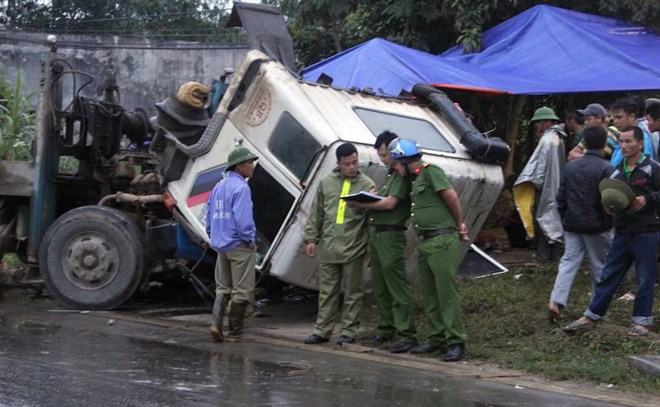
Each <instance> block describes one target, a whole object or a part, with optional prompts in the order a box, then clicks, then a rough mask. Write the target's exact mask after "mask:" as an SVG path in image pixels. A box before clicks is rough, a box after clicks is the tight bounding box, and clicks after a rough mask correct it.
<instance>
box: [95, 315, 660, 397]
mask: <svg viewBox="0 0 660 407" xmlns="http://www.w3.org/2000/svg"><path fill="white" fill-rule="evenodd" d="M88 315H90V316H95V317H101V318H113V319H116V320H122V321H127V322H134V323H143V324H148V325H154V326H160V327H165V328H170V329H178V330H185V331H189V332H195V333H200V334H205V335H206V334H208V330H207V327H206V326H200V325H198V324H191V323H190V322H182V321H176V320H170V319H163V318H159V317H154V316H149V317H144V316H139V315H127V314H125V313H121V312H116V311H113V312H90V313H89V314H88ZM209 341H210V339H209ZM242 342H253V343H262V344H267V345H273V346H280V347H285V348H289V349H301V350H305V351H309V352H317V353H323V354H328V355H335V356H341V357H347V358H352V359H357V360H364V361H369V362H376V363H382V364H387V365H390V366H400V367H404V368H409V369H418V370H424V371H427V372H433V373H438V374H442V375H443V376H446V377H448V378H457V379H475V380H483V381H486V382H491V383H497V384H500V385H510V386H512V387H514V388H515V389H520V390H522V389H533V390H539V391H546V392H552V393H557V394H562V395H570V396H577V397H582V398H585V399H590V400H597V401H603V402H608V403H617V404H621V405H624V406H630V407H638V406H639V407H656V406H658V405H660V398H658V397H653V396H649V395H644V396H639V395H636V394H631V393H627V392H623V391H619V390H616V389H611V388H608V387H605V386H604V385H601V386H598V385H594V384H593V383H587V382H568V381H565V382H555V381H551V380H548V379H544V378H542V377H537V376H533V375H531V374H529V373H527V372H522V371H517V370H511V369H504V368H499V367H497V366H495V365H492V364H489V363H486V362H484V363H479V362H475V361H470V362H465V361H463V362H458V363H448V362H442V361H440V360H439V359H435V358H430V357H418V356H414V355H408V354H398V355H395V354H390V353H389V352H387V351H383V350H380V349H375V348H366V347H364V346H361V345H352V346H348V347H344V348H342V347H340V346H335V345H331V344H324V345H305V344H303V343H302V341H300V342H298V341H293V340H291V339H290V338H285V337H283V336H282V335H277V334H273V333H272V332H270V331H269V330H266V329H259V328H255V327H250V328H248V330H247V332H246V333H245V334H243V340H242ZM218 346H223V344H222V343H221V344H218ZM229 346H231V345H229Z"/></svg>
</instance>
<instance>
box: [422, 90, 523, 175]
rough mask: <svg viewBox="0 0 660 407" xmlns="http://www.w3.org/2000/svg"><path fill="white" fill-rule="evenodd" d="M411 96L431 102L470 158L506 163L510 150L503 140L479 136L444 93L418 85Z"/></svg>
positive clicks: (484, 161)
mask: <svg viewBox="0 0 660 407" xmlns="http://www.w3.org/2000/svg"><path fill="white" fill-rule="evenodd" d="M413 94H414V95H415V96H419V97H422V98H424V99H426V100H428V101H429V102H431V104H432V105H433V107H434V109H435V110H437V111H438V112H439V113H440V114H441V115H442V116H443V117H444V118H445V119H446V120H447V121H448V122H449V124H450V125H451V126H452V127H454V128H455V129H456V130H457V131H458V133H459V134H460V135H461V138H460V142H461V144H463V145H464V146H465V148H467V150H468V152H469V153H470V156H471V157H472V158H474V159H475V160H477V161H479V162H483V163H488V164H502V163H504V162H506V160H507V158H508V157H509V153H510V152H511V148H509V146H508V145H507V144H506V143H505V142H504V140H502V139H500V138H498V137H492V138H488V137H486V136H484V135H483V134H481V133H480V132H479V131H478V130H477V129H476V128H475V127H474V125H473V124H472V122H471V121H470V120H469V119H468V118H467V117H465V115H464V114H463V113H462V112H461V111H459V110H458V109H457V108H456V106H455V105H454V102H452V101H451V99H449V98H448V97H447V95H446V94H445V93H444V92H442V91H440V90H438V89H436V88H434V87H432V86H429V85H424V84H419V83H418V84H417V85H415V86H414V87H413Z"/></svg>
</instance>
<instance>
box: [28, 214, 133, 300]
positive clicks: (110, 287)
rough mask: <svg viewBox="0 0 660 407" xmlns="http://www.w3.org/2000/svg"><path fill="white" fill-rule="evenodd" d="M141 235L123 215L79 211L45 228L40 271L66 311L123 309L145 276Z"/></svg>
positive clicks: (49, 288) (40, 252)
mask: <svg viewBox="0 0 660 407" xmlns="http://www.w3.org/2000/svg"><path fill="white" fill-rule="evenodd" d="M144 258H145V249H144V241H143V234H142V232H141V231H140V229H139V228H138V227H137V225H136V224H135V222H134V221H133V220H132V219H130V218H129V217H128V216H126V215H125V214H123V213H122V212H120V211H118V210H116V209H112V208H107V207H101V206H82V207H79V208H76V209H73V210H71V211H69V212H66V213H64V214H63V215H62V216H60V217H59V218H58V219H57V220H56V221H55V222H53V224H52V225H51V226H50V227H49V228H48V230H47V231H46V233H45V234H44V237H43V239H42V241H41V245H40V247H39V268H40V270H41V275H42V276H43V279H44V284H45V285H46V287H47V288H48V290H49V291H50V292H51V294H52V295H53V296H54V297H55V298H57V299H58V300H59V301H61V302H62V303H63V304H65V305H66V306H68V307H72V308H76V309H91V310H111V309H114V308H117V307H119V306H121V305H122V304H124V303H125V302H126V301H127V300H128V299H129V298H130V297H131V296H132V295H133V294H134V293H135V291H136V290H137V288H138V287H139V285H140V283H141V282H142V278H143V275H144Z"/></svg>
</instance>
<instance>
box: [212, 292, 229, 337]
mask: <svg viewBox="0 0 660 407" xmlns="http://www.w3.org/2000/svg"><path fill="white" fill-rule="evenodd" d="M225 306H226V301H225V295H224V294H217V295H216V296H215V302H213V316H212V317H211V318H212V319H211V326H209V332H210V333H211V338H213V340H214V341H215V342H222V340H223V339H224V336H223V335H222V319H223V318H224V317H225Z"/></svg>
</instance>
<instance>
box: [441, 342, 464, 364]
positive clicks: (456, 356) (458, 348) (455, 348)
mask: <svg viewBox="0 0 660 407" xmlns="http://www.w3.org/2000/svg"><path fill="white" fill-rule="evenodd" d="M464 356H465V345H464V344H462V343H457V344H455V345H450V346H449V348H447V352H446V353H445V354H443V355H442V360H444V361H445V362H458V361H459V360H461V359H463V357H464Z"/></svg>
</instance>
